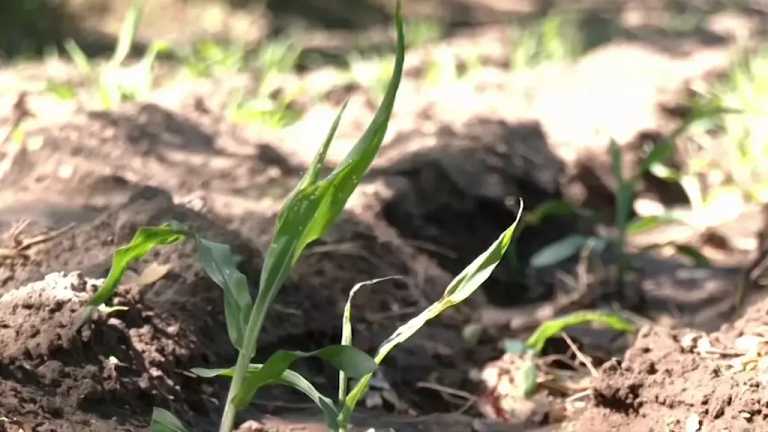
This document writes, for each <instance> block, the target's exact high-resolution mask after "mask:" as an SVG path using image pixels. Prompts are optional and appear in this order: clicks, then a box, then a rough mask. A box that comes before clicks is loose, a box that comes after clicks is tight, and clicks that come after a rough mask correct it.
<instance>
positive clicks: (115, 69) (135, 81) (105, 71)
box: [49, 0, 169, 109]
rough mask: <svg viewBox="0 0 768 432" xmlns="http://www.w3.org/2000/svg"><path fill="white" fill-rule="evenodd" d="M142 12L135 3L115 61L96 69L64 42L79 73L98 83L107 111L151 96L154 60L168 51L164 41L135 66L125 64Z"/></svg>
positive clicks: (58, 91) (77, 49)
mask: <svg viewBox="0 0 768 432" xmlns="http://www.w3.org/2000/svg"><path fill="white" fill-rule="evenodd" d="M142 10H143V1H142V0H134V2H133V3H132V4H131V7H130V8H129V9H128V13H127V14H126V16H125V19H124V20H123V23H122V26H121V27H120V33H119V34H118V38H117V44H116V45H115V50H114V52H113V53H112V58H111V59H110V60H109V61H108V62H107V63H105V64H101V65H98V66H94V64H93V63H94V62H93V61H92V60H91V59H89V58H88V55H86V54H85V52H83V50H82V49H81V48H80V46H79V45H77V43H76V42H75V41H74V40H73V39H68V40H66V41H65V42H64V49H65V50H66V51H67V54H69V57H70V59H71V60H72V62H73V63H74V64H75V66H76V67H77V69H78V71H80V73H81V74H82V75H83V76H86V77H89V78H90V79H93V80H94V81H96V83H97V85H98V92H99V97H100V98H101V102H102V105H103V106H104V107H105V108H107V109H110V108H114V107H116V106H117V105H119V104H120V103H122V102H123V101H126V100H135V99H140V98H142V97H145V96H146V95H147V94H149V92H150V91H151V90H152V86H153V79H154V76H153V75H154V74H153V68H154V64H155V60H156V59H157V56H158V55H159V54H160V53H161V52H163V51H166V50H168V49H169V46H168V44H166V43H165V42H161V41H158V42H153V43H152V44H150V46H149V48H148V49H147V51H146V53H145V54H144V56H143V57H142V58H141V60H139V61H138V62H137V63H135V64H132V65H128V66H126V65H125V60H126V59H127V58H128V54H130V52H131V47H132V46H133V42H134V38H135V36H136V30H137V28H138V26H139V23H140V22H141V15H142ZM49 87H50V88H51V90H52V91H54V92H56V94H64V95H65V96H69V93H71V92H65V93H62V92H61V90H62V87H61V85H58V86H57V85H49Z"/></svg>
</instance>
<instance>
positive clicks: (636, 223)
mask: <svg viewBox="0 0 768 432" xmlns="http://www.w3.org/2000/svg"><path fill="white" fill-rule="evenodd" d="M676 222H680V219H678V218H676V217H674V216H669V215H653V216H643V217H636V218H634V219H632V220H631V221H630V222H629V223H628V224H627V234H629V235H636V234H641V233H644V232H647V231H651V230H654V229H656V228H658V227H661V226H664V225H669V224H671V223H676Z"/></svg>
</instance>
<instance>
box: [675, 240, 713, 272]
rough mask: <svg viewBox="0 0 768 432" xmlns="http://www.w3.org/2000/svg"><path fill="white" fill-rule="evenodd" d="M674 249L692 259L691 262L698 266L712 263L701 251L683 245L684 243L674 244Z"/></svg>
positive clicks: (709, 265)
mask: <svg viewBox="0 0 768 432" xmlns="http://www.w3.org/2000/svg"><path fill="white" fill-rule="evenodd" d="M675 250H676V251H677V253H679V254H680V255H683V256H686V257H688V258H690V259H691V261H693V264H694V265H696V266H698V267H711V266H712V263H711V262H710V261H709V258H707V257H706V256H704V254H703V253H701V251H699V250H698V249H696V248H695V247H693V246H690V245H685V244H675Z"/></svg>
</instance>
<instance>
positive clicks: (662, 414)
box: [567, 301, 768, 431]
mask: <svg viewBox="0 0 768 432" xmlns="http://www.w3.org/2000/svg"><path fill="white" fill-rule="evenodd" d="M767 313H768V302H766V301H764V302H762V303H759V304H757V305H755V306H753V307H752V308H751V309H750V310H749V312H748V313H747V314H746V315H745V316H744V317H743V318H741V319H739V320H738V321H736V322H735V323H733V324H728V325H725V326H723V328H722V329H721V330H720V331H717V332H715V333H711V334H706V333H701V332H697V331H694V330H690V329H668V328H661V327H646V328H644V329H642V330H641V331H640V332H639V333H638V335H637V339H636V341H635V343H634V345H633V346H632V348H630V349H629V351H627V353H626V355H625V356H624V359H623V360H622V361H612V362H609V363H607V364H605V365H603V367H602V368H601V369H600V378H599V379H598V380H597V381H596V382H595V385H594V389H593V391H594V396H595V397H594V401H595V403H594V406H592V407H590V408H589V409H588V410H587V411H586V412H585V413H584V414H583V416H582V417H581V418H580V419H579V420H578V421H577V422H575V423H574V424H572V425H570V426H569V427H570V428H569V429H567V430H573V431H582V430H591V431H609V430H618V429H621V430H627V431H662V430H685V431H700V430H701V431H710V430H712V431H715V430H718V431H719V430H730V431H759V430H765V429H766V428H768V411H766V408H765V407H766V402H768V401H766V397H765V390H764V388H763V387H764V386H765V384H766V368H765V361H764V358H765V357H764V355H765V345H764V343H765V339H764V337H765V328H766V327H765V326H766V314H767Z"/></svg>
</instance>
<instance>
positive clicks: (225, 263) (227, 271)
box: [197, 237, 253, 349]
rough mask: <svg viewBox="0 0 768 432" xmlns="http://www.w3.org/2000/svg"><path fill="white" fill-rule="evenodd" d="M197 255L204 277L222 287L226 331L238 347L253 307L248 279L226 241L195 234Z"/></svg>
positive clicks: (240, 345)
mask: <svg viewBox="0 0 768 432" xmlns="http://www.w3.org/2000/svg"><path fill="white" fill-rule="evenodd" d="M197 244H198V255H199V257H200V263H201V264H202V265H203V269H204V270H205V272H206V273H207V274H208V277H210V278H211V280H213V281H214V282H215V283H216V285H218V286H220V287H221V289H222V290H223V291H224V312H225V315H226V320H227V333H229V339H230V340H231V341H232V345H234V346H235V347H236V348H237V349H240V348H242V346H243V345H242V343H243V338H244V336H245V326H246V325H247V324H248V318H249V316H250V313H251V308H252V307H253V299H251V293H250V290H249V288H248V280H247V279H246V277H245V275H244V274H242V273H241V272H240V271H239V270H238V269H237V263H236V259H235V255H234V254H233V253H232V250H231V249H230V247H229V246H228V245H225V244H221V243H216V242H212V241H210V240H206V239H204V238H200V237H198V238H197Z"/></svg>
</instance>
